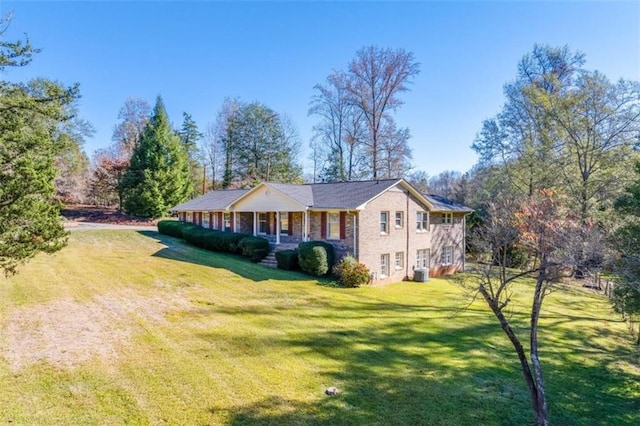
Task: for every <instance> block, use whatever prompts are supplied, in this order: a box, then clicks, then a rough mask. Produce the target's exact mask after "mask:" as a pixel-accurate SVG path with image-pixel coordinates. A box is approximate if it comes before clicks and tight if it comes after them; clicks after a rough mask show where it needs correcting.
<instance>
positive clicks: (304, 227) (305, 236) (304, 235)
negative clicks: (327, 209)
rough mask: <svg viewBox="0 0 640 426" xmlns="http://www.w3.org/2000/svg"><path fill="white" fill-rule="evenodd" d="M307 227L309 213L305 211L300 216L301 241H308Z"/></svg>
mask: <svg viewBox="0 0 640 426" xmlns="http://www.w3.org/2000/svg"><path fill="white" fill-rule="evenodd" d="M308 225H309V211H308V210H305V211H304V214H303V215H302V241H308V240H309V233H308V232H307V229H308Z"/></svg>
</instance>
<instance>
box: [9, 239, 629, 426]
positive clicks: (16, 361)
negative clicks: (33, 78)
mask: <svg viewBox="0 0 640 426" xmlns="http://www.w3.org/2000/svg"><path fill="white" fill-rule="evenodd" d="M527 290H528V286H527V284H523V285H522V287H520V288H519V289H518V291H517V292H516V295H515V299H518V301H519V302H520V301H523V298H525V297H526V291H527ZM466 305H467V300H466V299H465V298H464V296H462V293H461V292H460V291H459V290H458V288H457V287H456V286H455V285H453V284H452V283H451V282H449V281H446V280H439V279H432V280H431V281H430V282H428V283H424V284H423V283H411V282H407V283H399V284H393V285H389V286H386V287H381V288H371V287H364V288H359V289H341V288H336V287H334V286H332V283H331V282H328V281H327V282H318V281H315V280H311V279H309V277H306V276H304V275H300V274H296V273H288V272H284V271H278V270H270V269H267V268H264V267H262V266H258V265H254V264H252V263H250V262H248V261H246V260H244V259H240V258H235V257H232V256H227V255H220V254H213V253H209V252H206V251H203V250H199V249H196V248H192V247H190V246H188V245H186V244H184V243H183V242H181V241H179V240H175V239H173V238H170V237H165V236H160V235H159V234H156V233H153V232H140V233H138V232H133V231H82V232H76V233H73V234H72V236H71V240H70V244H69V246H68V247H67V248H65V249H64V250H63V251H62V252H60V253H58V254H56V255H54V256H39V257H37V258H36V259H35V260H34V261H32V262H31V263H30V264H28V265H26V266H25V267H23V268H22V269H21V270H20V273H19V274H18V275H17V276H14V277H12V278H10V279H5V278H0V320H1V323H0V325H1V327H2V332H1V334H0V351H1V352H0V355H1V359H0V423H2V424H9V423H11V424H13V425H16V424H47V425H49V424H100V425H104V424H172V425H175V424H196V425H201V424H210V425H218V424H232V425H239V424H261V425H262V424H273V425H286V424H297V425H302V424H304V425H307V424H311V425H313V424H331V425H361V424H362V425H375V424H380V425H394V424H396V425H419V424H423V425H437V424H442V425H453V424H464V425H472V424H474V425H475V424H500V425H526V424H532V423H533V416H532V414H531V408H530V404H529V400H528V395H527V392H526V389H525V385H524V380H523V379H522V375H521V373H520V371H519V366H518V364H517V361H516V359H515V357H514V355H513V354H512V350H511V347H510V346H509V343H508V341H507V339H506V337H504V336H503V334H502V332H501V331H500V330H499V329H498V327H497V324H496V323H495V321H494V320H493V318H492V316H491V314H490V313H489V311H488V310H487V309H485V308H484V306H483V305H482V304H481V303H479V302H476V303H475V304H473V305H472V306H471V307H470V308H469V309H466V310H462V308H464V307H465V306H466ZM512 319H513V320H514V321H515V322H516V325H517V326H526V320H527V318H526V315H525V314H524V313H523V312H519V311H514V312H513V314H512ZM541 329H542V339H541V351H540V352H541V358H542V362H543V366H544V369H545V370H544V371H545V374H546V376H545V377H546V382H547V390H548V398H549V406H550V413H551V420H552V423H554V424H562V425H595V424H602V425H638V424H640V368H639V367H638V365H639V361H638V350H637V348H636V347H634V346H633V345H631V336H630V335H629V333H628V330H627V328H626V326H625V324H624V323H623V322H621V320H620V318H619V316H617V315H615V314H614V313H613V312H612V311H611V309H610V307H609V305H608V303H607V301H606V300H605V299H603V298H602V297H600V296H598V295H595V294H593V293H589V292H584V291H581V290H580V289H573V288H566V289H564V290H562V291H559V292H556V293H553V294H552V295H551V296H549V298H548V299H547V301H546V302H545V307H544V309H543V320H542V323H541ZM524 340H525V341H526V338H524ZM329 386H335V387H337V388H338V389H339V390H340V394H339V395H337V396H334V397H329V396H326V395H324V390H325V389H326V388H327V387H329Z"/></svg>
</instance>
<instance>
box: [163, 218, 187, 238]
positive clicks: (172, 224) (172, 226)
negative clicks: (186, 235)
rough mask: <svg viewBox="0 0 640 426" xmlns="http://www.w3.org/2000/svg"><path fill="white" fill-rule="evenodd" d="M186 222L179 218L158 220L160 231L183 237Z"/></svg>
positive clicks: (164, 233) (171, 235)
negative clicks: (179, 220)
mask: <svg viewBox="0 0 640 426" xmlns="http://www.w3.org/2000/svg"><path fill="white" fill-rule="evenodd" d="M183 225H184V222H178V221H177V220H161V221H160V222H158V232H159V233H161V234H163V235H168V236H170V237H176V238H182V227H183Z"/></svg>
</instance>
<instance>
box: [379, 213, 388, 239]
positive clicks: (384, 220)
mask: <svg viewBox="0 0 640 426" xmlns="http://www.w3.org/2000/svg"><path fill="white" fill-rule="evenodd" d="M380 233H381V234H388V233H389V212H380Z"/></svg>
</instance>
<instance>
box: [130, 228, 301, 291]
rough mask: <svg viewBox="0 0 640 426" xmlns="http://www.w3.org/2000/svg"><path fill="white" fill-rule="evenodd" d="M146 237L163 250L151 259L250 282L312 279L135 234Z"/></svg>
mask: <svg viewBox="0 0 640 426" xmlns="http://www.w3.org/2000/svg"><path fill="white" fill-rule="evenodd" d="M138 233H139V234H141V235H144V236H145V237H148V238H152V239H154V240H156V241H157V242H158V243H159V244H162V245H163V246H165V247H163V248H161V249H160V250H158V251H157V252H155V253H154V254H153V256H154V257H160V258H163V259H169V260H176V261H179V262H186V263H191V264H194V265H201V266H207V267H210V268H221V269H226V270H228V271H231V272H233V273H235V274H237V275H240V276H241V277H243V278H246V279H248V280H251V281H256V282H258V281H267V280H286V281H312V280H313V278H311V277H309V276H308V275H304V274H302V273H299V272H292V271H284V270H282V269H276V268H269V267H266V266H264V265H259V264H257V263H253V262H251V261H250V260H248V259H246V258H244V257H241V256H239V255H233V254H229V253H217V252H212V251H208V250H204V249H201V248H199V247H194V246H192V245H190V244H189V243H187V242H185V241H183V240H181V239H179V238H174V237H170V236H167V235H162V234H160V233H158V232H153V231H138Z"/></svg>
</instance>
